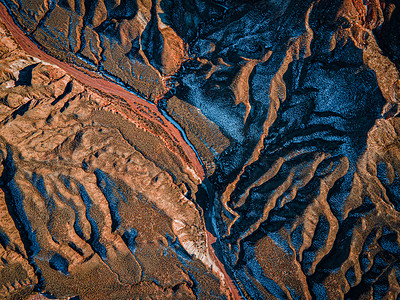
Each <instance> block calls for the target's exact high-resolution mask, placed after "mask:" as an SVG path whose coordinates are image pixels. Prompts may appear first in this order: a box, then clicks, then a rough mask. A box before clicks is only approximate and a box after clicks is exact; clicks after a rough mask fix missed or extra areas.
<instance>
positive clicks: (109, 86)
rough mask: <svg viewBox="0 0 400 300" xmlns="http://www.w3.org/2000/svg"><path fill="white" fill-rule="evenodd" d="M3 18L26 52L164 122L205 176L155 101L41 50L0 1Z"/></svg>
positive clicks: (235, 292)
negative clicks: (148, 100)
mask: <svg viewBox="0 0 400 300" xmlns="http://www.w3.org/2000/svg"><path fill="white" fill-rule="evenodd" d="M0 20H1V21H2V22H3V23H4V24H5V25H6V27H7V29H8V30H9V31H10V32H11V34H12V35H13V37H14V39H15V40H16V41H17V43H18V44H19V45H20V46H21V48H22V49H23V50H24V51H25V52H26V53H28V54H30V55H32V56H34V57H37V58H39V59H41V60H43V61H46V62H48V63H51V64H53V65H56V66H58V67H60V68H61V69H63V70H64V71H66V72H67V73H68V74H69V75H71V76H72V77H74V78H75V79H77V80H78V81H80V82H82V83H84V84H85V85H86V86H90V87H92V88H94V89H97V90H100V91H102V92H104V93H106V94H111V95H115V96H117V97H120V98H122V99H124V100H125V101H126V102H127V103H128V104H129V105H130V106H131V108H132V110H134V111H135V112H136V113H138V114H139V115H141V116H143V117H145V118H149V117H150V116H151V115H152V116H153V117H152V118H151V119H152V121H153V122H155V123H158V124H159V125H161V126H163V128H164V129H165V130H166V132H168V133H169V134H170V135H171V136H172V137H173V138H174V140H177V141H178V142H179V144H180V146H181V147H182V149H183V151H184V152H185V154H186V156H187V157H188V158H189V159H190V161H191V162H192V164H193V167H194V169H195V172H196V174H197V176H199V178H200V179H201V180H203V179H204V178H205V176H206V175H205V172H204V168H203V166H202V164H201V162H200V161H199V160H198V158H197V156H196V153H195V152H194V151H193V149H192V148H191V147H190V146H189V145H188V144H187V143H186V142H185V140H184V139H183V137H182V135H181V133H180V132H179V130H178V129H177V128H176V127H175V126H174V125H173V124H171V123H170V122H169V121H168V120H167V119H166V118H165V117H164V116H163V115H162V113H161V112H160V111H159V110H158V108H157V106H156V105H155V104H152V103H149V102H147V101H146V100H144V99H141V98H140V97H138V96H137V95H135V94H133V93H131V92H129V91H127V90H126V89H124V88H123V87H121V86H119V85H117V84H115V83H113V82H110V81H107V80H105V79H103V78H101V77H99V75H98V74H96V73H94V72H90V71H88V70H85V72H82V71H80V70H79V69H77V68H76V67H74V66H73V65H70V64H68V63H65V62H62V61H60V60H58V59H56V58H54V57H52V56H50V55H48V54H47V53H46V52H44V51H42V50H40V49H39V47H38V46H37V45H36V44H35V43H34V42H33V41H31V40H30V39H29V38H28V37H27V36H26V35H25V33H24V32H23V31H22V30H21V28H19V27H18V25H17V24H15V22H14V20H13V19H12V17H11V16H10V14H9V13H8V11H7V8H6V7H5V6H4V5H3V4H2V3H1V2H0ZM143 106H144V107H145V108H146V110H147V112H148V113H145V112H144V111H143V109H139V107H143ZM149 113H150V114H149ZM154 117H155V118H154ZM206 233H207V235H206V238H207V245H208V252H209V254H210V255H211V257H212V259H213V260H214V262H215V264H216V265H217V266H218V268H219V269H220V270H221V272H222V273H223V274H224V276H225V283H226V284H227V286H228V288H229V289H230V291H231V293H232V297H233V299H234V300H240V299H243V298H242V297H241V296H240V293H239V291H238V289H237V288H236V286H235V284H234V283H233V281H232V279H231V278H230V277H229V276H228V274H227V272H226V271H225V268H224V265H223V264H222V262H221V261H220V260H219V259H218V258H217V256H216V255H215V253H214V250H213V249H212V247H211V243H214V242H215V241H216V238H215V237H214V236H213V235H212V234H211V233H210V232H208V231H206ZM33 299H35V298H33Z"/></svg>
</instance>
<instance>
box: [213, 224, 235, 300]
mask: <svg viewBox="0 0 400 300" xmlns="http://www.w3.org/2000/svg"><path fill="white" fill-rule="evenodd" d="M206 232H207V235H206V239H207V246H208V253H209V254H210V256H211V258H212V259H213V260H214V262H215V264H216V265H217V267H218V268H219V269H220V270H221V272H222V273H223V274H224V276H225V283H226V285H227V286H228V288H229V290H230V291H231V293H232V297H233V299H234V300H242V299H243V297H242V296H241V295H240V293H239V290H238V289H237V287H236V285H235V284H234V283H233V280H232V279H231V278H230V277H229V275H228V273H227V272H226V270H225V267H224V265H223V264H222V262H221V261H220V260H219V259H218V257H217V255H216V254H215V252H214V249H213V248H212V247H211V244H213V243H215V242H216V241H217V239H216V237H215V236H213V235H212V234H211V232H209V231H206Z"/></svg>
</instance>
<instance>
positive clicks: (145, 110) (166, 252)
mask: <svg viewBox="0 0 400 300" xmlns="http://www.w3.org/2000/svg"><path fill="white" fill-rule="evenodd" d="M0 30H1V38H0V44H1V46H2V47H0V49H1V51H2V53H1V58H0V59H1V70H0V78H1V81H0V99H1V104H0V124H1V125H0V126H1V131H0V135H1V139H2V141H3V142H2V144H1V153H2V163H3V167H4V168H3V170H1V171H2V179H3V182H2V183H1V188H2V190H5V191H6V192H7V193H9V194H8V195H7V197H5V198H4V197H2V198H0V199H3V200H4V201H3V200H2V201H3V202H5V203H6V205H7V206H10V205H11V206H12V205H14V206H16V207H18V214H16V213H15V212H12V211H9V210H7V209H5V211H4V214H5V215H4V218H6V220H7V222H5V223H7V224H6V225H3V223H0V226H2V228H3V227H4V226H7V227H4V232H5V234H7V237H8V238H9V239H10V240H11V241H12V244H11V245H14V244H15V245H17V244H18V243H19V244H20V243H21V241H20V238H19V237H18V234H22V235H24V236H27V240H25V241H24V243H23V245H21V247H23V249H27V248H29V247H31V248H30V249H31V250H30V251H31V252H29V253H28V256H29V264H28V262H27V261H28V260H27V257H24V254H22V257H20V258H17V259H14V261H15V266H16V267H18V264H19V265H21V266H22V269H23V270H26V274H27V275H26V276H25V277H26V278H25V277H24V276H20V278H21V283H18V284H15V283H14V281H13V282H8V281H7V282H5V283H3V286H2V288H3V290H4V288H5V290H4V293H5V295H22V293H23V292H24V291H25V290H26V289H28V292H29V291H31V290H32V288H33V285H34V284H36V283H37V282H38V279H39V278H40V279H41V282H42V283H41V284H42V286H41V289H42V290H43V292H45V291H47V292H49V293H50V294H53V295H54V296H56V297H60V298H61V297H68V296H74V295H79V296H80V297H81V298H83V299H106V298H109V297H111V298H116V299H117V298H121V299H125V298H132V299H136V298H139V297H142V296H144V295H146V296H151V297H155V298H161V299H192V298H193V299H194V298H196V297H202V298H206V299H213V298H214V297H217V296H213V295H219V296H222V297H226V298H229V297H230V292H229V289H228V287H227V285H226V284H224V283H222V282H221V280H220V279H219V278H218V276H220V277H221V278H223V275H222V274H221V271H220V270H219V268H218V267H217V265H216V264H215V263H214V259H215V257H214V256H213V255H212V254H210V253H209V249H208V248H209V246H210V245H209V244H208V243H207V239H206V231H205V227H204V223H203V220H202V218H201V216H200V213H199V211H198V210H197V208H196V207H195V205H194V204H193V203H192V202H191V201H190V200H189V199H187V198H186V196H185V193H186V192H187V190H186V188H184V186H183V185H180V184H178V182H174V180H173V178H172V176H171V175H170V173H172V174H176V176H181V178H180V180H177V181H180V182H185V183H187V184H189V185H191V184H192V185H194V184H195V183H198V181H197V180H199V176H198V175H196V173H194V172H193V171H190V169H189V168H188V167H187V165H186V164H185V163H184V160H183V161H182V159H181V158H179V156H178V158H177V156H176V152H174V151H171V149H169V147H168V144H167V145H166V144H165V141H166V139H167V138H170V137H169V135H168V134H167V133H163V131H162V130H163V129H162V128H168V126H166V127H165V126H163V125H162V123H161V125H159V124H160V123H159V122H161V121H160V119H159V118H157V114H156V113H154V114H153V113H149V111H150V112H153V111H152V110H151V107H150V108H149V106H147V104H143V105H142V104H141V103H139V101H138V102H135V103H136V108H137V110H138V112H136V110H133V109H132V106H130V105H128V102H124V101H123V100H122V99H120V98H116V97H112V96H106V95H105V94H101V93H99V92H98V91H95V90H92V89H90V88H88V87H87V86H85V85H83V84H82V83H80V82H79V81H77V80H76V79H74V78H72V76H70V75H69V74H68V73H66V72H65V71H64V70H62V69H60V68H58V67H56V66H55V65H51V64H48V63H45V62H43V61H42V60H40V59H38V58H35V57H32V56H29V55H27V54H26V53H24V51H22V50H21V49H20V48H19V47H18V46H17V45H16V44H15V42H14V41H13V39H12V37H11V36H10V35H9V33H8V32H7V30H6V29H5V27H4V26H3V25H2V26H1V28H0ZM6 46H7V47H6ZM78 74H79V73H78ZM85 76H86V75H85ZM30 77H31V78H30ZM83 78H86V77H83ZM161 120H162V119H161ZM155 133H159V134H160V135H161V136H160V137H159V136H158V135H157V134H155ZM170 139H171V140H172V141H174V142H173V143H178V141H176V140H174V139H173V138H170ZM167 142H168V140H167ZM171 143H172V142H171ZM146 147H147V148H152V149H153V150H151V149H147V148H146ZM175 147H177V148H178V149H179V144H175ZM137 149H141V151H138V150H137ZM151 151H154V153H157V154H158V159H159V160H158V161H156V162H157V164H155V163H154V162H152V161H151V160H150V159H151V156H150V159H147V158H145V156H144V155H146V154H147V153H151ZM142 153H143V154H144V155H143V154H142ZM178 153H179V151H178ZM181 153H183V152H181ZM161 167H162V168H165V170H168V171H169V172H170V173H168V172H166V171H165V170H163V169H162V168H161ZM2 207H3V208H5V206H4V203H3V204H2ZM7 213H8V214H7ZM11 218H12V220H13V221H14V222H21V221H22V223H23V224H25V225H24V227H23V228H19V229H18V231H17V230H16V229H15V228H13V227H12V223H11V224H9V223H10V220H11ZM30 245H36V246H35V247H33V246H30ZM32 247H33V248H32ZM6 250H7V251H8V252H7V253H3V254H2V257H3V258H4V259H6V260H7V259H8V258H10V257H11V256H13V255H14V256H16V257H18V255H17V254H15V253H14V254H13V248H12V247H11V248H7V247H6ZM25 256H26V255H25ZM11 267H12V265H8V266H5V268H4V267H3V269H4V270H5V271H3V272H11V273H12V274H13V276H14V275H15V276H17V277H18V276H19V275H18V273H16V271H13V269H12V268H11ZM10 268H11V269H10ZM18 268H21V267H18ZM33 269H34V272H33ZM35 273H36V274H35ZM10 278H12V277H10ZM10 284H11V287H10ZM12 285H14V286H12Z"/></svg>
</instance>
